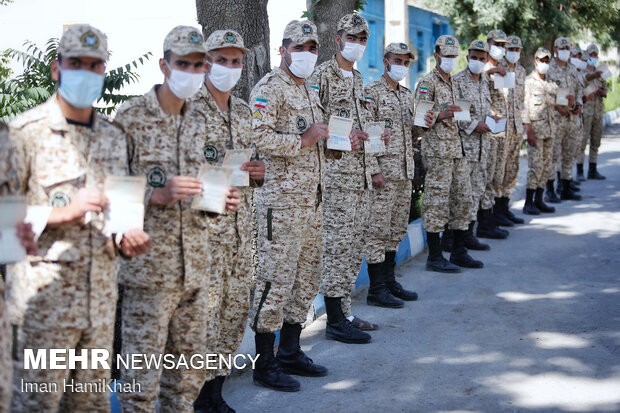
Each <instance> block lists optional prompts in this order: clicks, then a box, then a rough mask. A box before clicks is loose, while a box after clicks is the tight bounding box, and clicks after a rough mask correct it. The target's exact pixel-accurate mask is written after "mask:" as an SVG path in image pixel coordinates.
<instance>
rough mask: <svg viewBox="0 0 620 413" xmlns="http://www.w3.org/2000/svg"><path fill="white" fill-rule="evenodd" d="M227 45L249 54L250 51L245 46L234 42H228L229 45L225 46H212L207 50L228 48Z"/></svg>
mask: <svg viewBox="0 0 620 413" xmlns="http://www.w3.org/2000/svg"><path fill="white" fill-rule="evenodd" d="M229 47H232V48H234V49H239V50H241V51H242V52H243V54H249V53H250V52H251V50H250V49H246V48H245V47H242V46H238V45H235V44H229V45H225V46H218V47H214V48H213V49H208V50H207V52H212V51H214V50H219V49H228V48H229Z"/></svg>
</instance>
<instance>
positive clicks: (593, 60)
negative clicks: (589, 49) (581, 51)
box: [588, 57, 598, 67]
mask: <svg viewBox="0 0 620 413" xmlns="http://www.w3.org/2000/svg"><path fill="white" fill-rule="evenodd" d="M597 63H598V59H597V58H596V57H588V65H590V66H592V67H596V64H597Z"/></svg>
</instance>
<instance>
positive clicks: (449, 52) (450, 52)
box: [439, 45, 459, 56]
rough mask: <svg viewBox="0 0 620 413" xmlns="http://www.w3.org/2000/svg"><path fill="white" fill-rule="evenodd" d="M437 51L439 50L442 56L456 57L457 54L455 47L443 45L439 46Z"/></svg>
mask: <svg viewBox="0 0 620 413" xmlns="http://www.w3.org/2000/svg"><path fill="white" fill-rule="evenodd" d="M439 50H441V54H443V55H444V56H456V55H458V54H459V48H458V47H456V46H448V45H443V46H439Z"/></svg>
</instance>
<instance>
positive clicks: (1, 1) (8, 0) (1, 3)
mask: <svg viewBox="0 0 620 413" xmlns="http://www.w3.org/2000/svg"><path fill="white" fill-rule="evenodd" d="M9 3H13V0H0V6H6V5H7V4H9Z"/></svg>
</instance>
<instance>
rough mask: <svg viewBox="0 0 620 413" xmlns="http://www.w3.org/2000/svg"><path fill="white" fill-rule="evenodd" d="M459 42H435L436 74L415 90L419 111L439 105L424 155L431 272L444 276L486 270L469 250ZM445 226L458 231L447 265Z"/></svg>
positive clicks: (424, 208) (469, 194)
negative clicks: (427, 104) (457, 116)
mask: <svg viewBox="0 0 620 413" xmlns="http://www.w3.org/2000/svg"><path fill="white" fill-rule="evenodd" d="M458 54H459V43H458V40H457V39H456V38H455V37H454V36H449V35H443V36H440V37H439V38H438V39H437V41H436V42H435V53H434V57H435V61H436V62H437V64H436V67H435V69H434V70H433V71H432V72H431V73H429V74H427V75H426V76H424V78H423V79H422V80H420V82H419V83H418V86H417V88H416V93H415V96H416V108H417V107H418V105H419V103H420V102H421V101H423V100H426V101H431V102H433V103H434V107H433V111H434V113H435V124H434V125H433V126H432V127H431V128H430V129H429V130H428V131H427V132H426V133H425V134H424V135H423V136H422V156H423V159H424V163H425V165H426V171H427V172H426V181H425V184H424V200H423V202H422V222H423V225H424V229H426V231H427V235H428V237H427V239H428V247H429V253H428V260H427V261H426V268H427V269H428V270H431V271H439V272H459V271H460V268H459V267H468V268H482V266H483V263H482V262H481V261H477V260H474V259H473V258H472V257H470V256H469V254H468V253H467V250H466V249H465V235H466V232H467V229H468V227H469V223H470V222H471V210H472V190H471V181H470V177H469V173H470V171H469V166H468V165H467V159H466V158H465V153H464V150H463V144H462V143H461V139H460V136H459V131H458V125H457V122H456V121H455V120H454V112H456V111H460V107H459V106H457V105H455V103H456V100H457V99H458V98H459V96H458V87H457V85H456V84H455V82H454V78H452V77H451V76H450V72H452V71H453V70H454V67H455V66H456V58H457V56H458ZM446 224H448V228H449V229H452V230H453V231H454V245H453V249H452V253H451V255H450V261H449V262H448V261H447V260H446V259H445V258H444V257H443V255H442V253H441V245H440V240H439V232H440V231H442V230H443V229H444V228H445V226H446Z"/></svg>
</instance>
